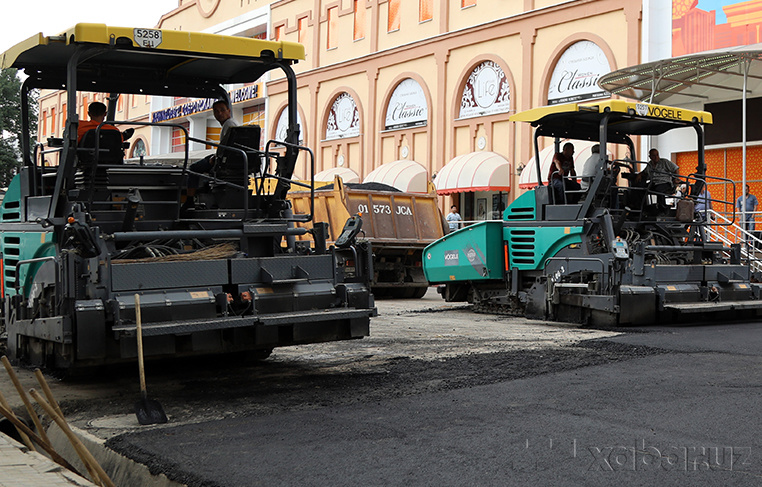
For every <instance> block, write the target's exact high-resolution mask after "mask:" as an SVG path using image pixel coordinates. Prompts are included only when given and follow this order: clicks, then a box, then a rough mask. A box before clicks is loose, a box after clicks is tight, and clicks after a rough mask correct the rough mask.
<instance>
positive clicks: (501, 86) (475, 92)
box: [458, 61, 511, 118]
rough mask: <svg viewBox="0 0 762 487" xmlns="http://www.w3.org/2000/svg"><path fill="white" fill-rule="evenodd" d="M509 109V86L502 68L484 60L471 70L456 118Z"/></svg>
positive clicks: (479, 115)
mask: <svg viewBox="0 0 762 487" xmlns="http://www.w3.org/2000/svg"><path fill="white" fill-rule="evenodd" d="M510 109H511V87H510V85H509V84H508V77H507V76H506V75H505V72H504V71H503V69H502V68H501V67H500V66H499V65H498V64H497V63H495V62H493V61H485V62H483V63H481V64H480V65H478V66H477V67H476V68H474V70H473V71H471V75H470V76H469V77H468V80H466V85H465V86H464V87H463V93H461V96H460V114H459V115H458V118H471V117H483V116H485V115H492V114H493V113H506V112H508V111H509V110H510Z"/></svg>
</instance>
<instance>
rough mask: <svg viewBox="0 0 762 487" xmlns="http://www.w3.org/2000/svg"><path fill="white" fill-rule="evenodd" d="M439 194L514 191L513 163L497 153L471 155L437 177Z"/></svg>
mask: <svg viewBox="0 0 762 487" xmlns="http://www.w3.org/2000/svg"><path fill="white" fill-rule="evenodd" d="M434 184H435V185H436V187H437V194H452V193H466V192H471V191H506V192H507V191H510V190H511V163H510V162H508V161H507V160H506V159H505V158H504V157H503V156H501V155H500V154H497V153H495V152H487V151H482V152H470V153H468V154H462V155H459V156H457V157H454V158H453V159H452V160H450V162H448V163H447V164H445V166H444V167H443V168H442V170H441V171H439V173H438V174H437V177H436V179H435V180H434Z"/></svg>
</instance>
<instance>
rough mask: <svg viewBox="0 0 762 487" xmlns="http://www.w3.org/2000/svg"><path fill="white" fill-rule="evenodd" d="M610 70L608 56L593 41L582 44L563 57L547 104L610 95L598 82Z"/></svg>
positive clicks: (556, 69) (568, 50)
mask: <svg viewBox="0 0 762 487" xmlns="http://www.w3.org/2000/svg"><path fill="white" fill-rule="evenodd" d="M610 71H611V68H610V67H609V61H608V59H606V54H604V52H603V50H602V49H601V48H600V47H598V45H597V44H596V43H594V42H591V41H579V42H576V43H574V44H572V45H571V46H569V48H568V49H567V50H566V51H565V52H564V53H563V54H562V55H561V58H560V59H559V60H558V64H556V68H555V69H554V70H553V76H552V77H551V78H550V86H549V88H548V104H549V105H556V104H558V103H570V102H575V101H580V100H587V99H590V98H602V97H605V96H609V94H608V93H607V92H606V91H604V90H603V89H601V88H600V87H599V86H598V79H599V78H600V77H601V76H603V75H604V74H607V73H609V72H610Z"/></svg>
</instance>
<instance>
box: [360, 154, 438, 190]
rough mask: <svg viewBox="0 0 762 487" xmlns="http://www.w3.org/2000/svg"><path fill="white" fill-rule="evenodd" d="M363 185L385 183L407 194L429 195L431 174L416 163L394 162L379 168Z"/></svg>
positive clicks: (366, 177) (368, 176) (366, 178)
mask: <svg viewBox="0 0 762 487" xmlns="http://www.w3.org/2000/svg"><path fill="white" fill-rule="evenodd" d="M363 183H383V184H387V185H389V186H393V187H395V188H397V189H399V190H400V191H402V192H405V193H428V192H429V191H428V183H429V173H428V172H427V171H426V168H425V167H423V166H422V165H421V164H419V163H417V162H415V161H407V160H400V161H393V162H387V163H386V164H381V165H380V166H378V167H377V168H376V169H374V170H373V171H372V172H371V173H370V174H368V175H367V176H365V179H364V180H363Z"/></svg>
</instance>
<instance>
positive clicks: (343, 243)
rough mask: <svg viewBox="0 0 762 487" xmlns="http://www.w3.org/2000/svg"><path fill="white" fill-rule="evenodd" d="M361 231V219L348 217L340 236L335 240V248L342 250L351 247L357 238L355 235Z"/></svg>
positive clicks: (355, 216) (357, 216)
mask: <svg viewBox="0 0 762 487" xmlns="http://www.w3.org/2000/svg"><path fill="white" fill-rule="evenodd" d="M360 230H362V218H361V217H360V215H354V216H351V217H349V219H348V220H347V222H346V223H345V224H344V228H343V229H342V230H341V235H339V238H337V239H336V246H337V247H339V248H341V249H343V248H347V247H349V246H350V245H352V244H353V243H354V241H355V238H357V234H358V233H360Z"/></svg>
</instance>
